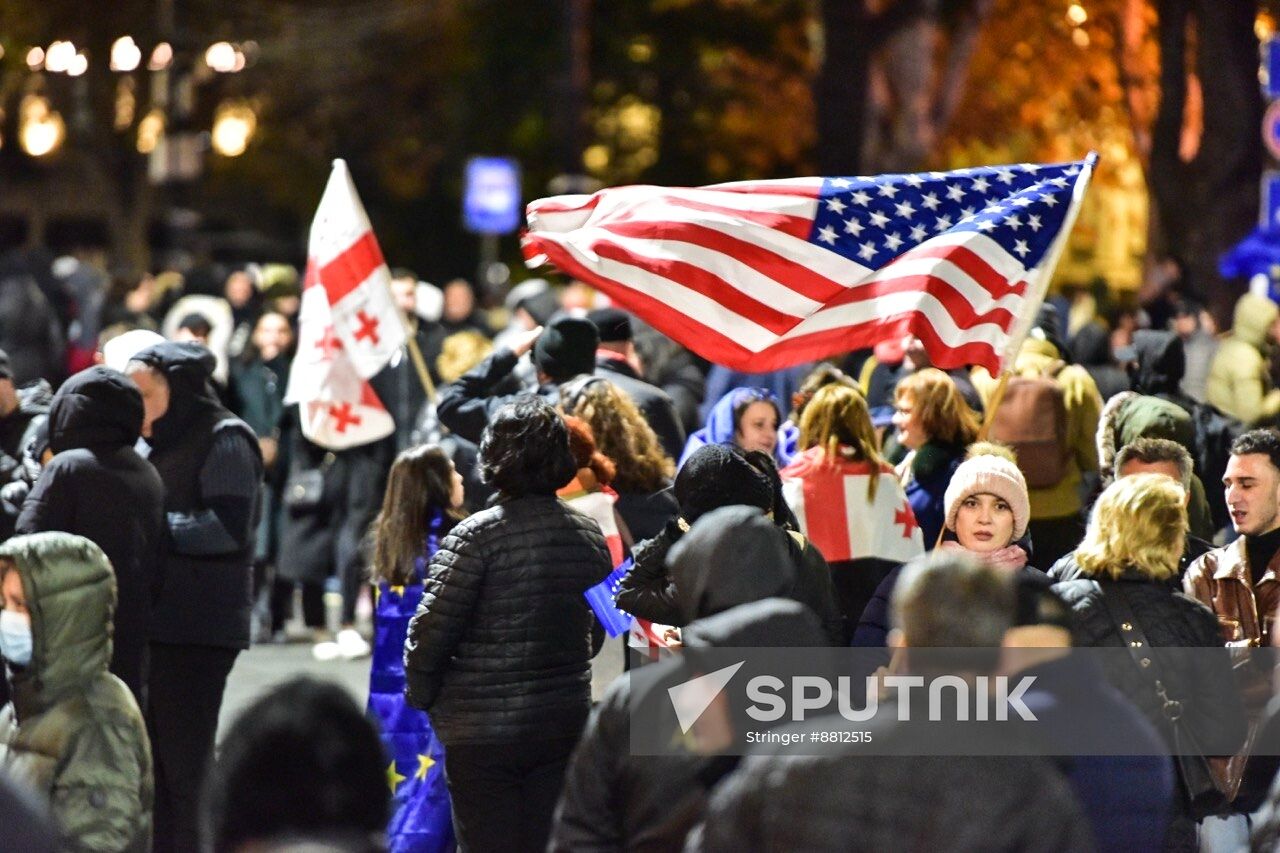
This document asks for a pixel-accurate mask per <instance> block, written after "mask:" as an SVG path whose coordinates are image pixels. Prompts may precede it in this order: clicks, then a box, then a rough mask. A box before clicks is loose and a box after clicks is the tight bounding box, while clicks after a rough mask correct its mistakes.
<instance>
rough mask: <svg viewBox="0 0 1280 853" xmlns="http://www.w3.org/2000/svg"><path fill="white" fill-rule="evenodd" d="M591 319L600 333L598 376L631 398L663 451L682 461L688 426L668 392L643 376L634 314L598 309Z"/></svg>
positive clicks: (590, 313)
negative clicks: (633, 331) (635, 340)
mask: <svg viewBox="0 0 1280 853" xmlns="http://www.w3.org/2000/svg"><path fill="white" fill-rule="evenodd" d="M587 319H588V320H590V321H591V322H592V324H594V325H595V327H596V329H597V330H599V332H600V346H599V348H598V349H597V350H596V370H595V375H596V376H602V377H604V378H605V379H608V380H609V381H610V382H612V383H613V384H614V385H616V386H618V389H619V390H621V391H622V393H624V394H626V395H627V396H628V397H630V398H631V402H633V403H635V404H636V408H637V409H639V410H640V414H642V415H644V419H645V420H646V421H647V422H648V424H649V426H651V427H653V431H654V433H655V434H656V435H657V436H658V441H659V442H660V443H661V444H662V449H663V450H665V451H666V453H667V455H668V456H670V457H671V458H672V459H679V458H680V454H681V453H683V452H684V440H685V435H684V427H682V426H681V425H680V419H679V418H678V417H677V416H676V407H675V403H673V402H672V401H671V397H670V396H668V395H667V392H666V391H663V390H662V389H661V388H659V387H658V386H656V385H652V384H650V383H648V382H646V381H645V380H644V379H643V378H642V377H641V375H640V370H639V368H638V365H639V361H638V359H637V355H636V346H635V343H633V342H632V335H631V315H629V314H628V313H627V312H626V311H623V310H621V309H619V308H597V309H596V310H594V311H591V312H589V313H588V314H587Z"/></svg>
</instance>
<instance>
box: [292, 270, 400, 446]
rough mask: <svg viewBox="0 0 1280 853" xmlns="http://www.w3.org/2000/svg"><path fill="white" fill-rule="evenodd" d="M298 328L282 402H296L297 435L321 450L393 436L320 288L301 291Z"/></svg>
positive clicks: (387, 414)
mask: <svg viewBox="0 0 1280 853" xmlns="http://www.w3.org/2000/svg"><path fill="white" fill-rule="evenodd" d="M298 326H299V328H298V352H297V354H296V355H295V356H294V358H293V365H292V367H290V369H289V387H288V388H287V389H286V391H285V402H286V403H297V404H298V417H299V420H300V421H301V426H302V434H303V435H305V436H306V437H307V439H308V440H310V441H311V442H313V443H314V444H318V445H320V446H321V447H324V448H327V449H329V450H344V449H346V448H348V447H358V446H360V445H362V444H368V443H370V442H373V441H377V440H378V439H380V438H385V437H386V436H388V435H390V434H391V433H393V432H394V431H395V428H396V425H395V421H393V420H392V418H391V413H390V412H388V411H387V409H386V407H385V406H383V405H382V401H381V400H379V399H378V395H377V394H375V393H374V392H373V388H372V387H370V385H369V383H368V382H367V381H365V380H364V379H362V378H361V377H360V375H359V373H357V372H356V369H355V366H354V365H353V364H352V363H351V360H350V359H349V358H348V357H347V356H346V354H345V351H344V348H343V345H342V342H341V341H340V340H339V339H338V337H337V335H336V334H335V332H334V324H333V318H332V312H331V311H330V308H329V299H328V297H327V296H326V295H325V290H324V288H323V287H320V286H317V285H313V286H310V287H307V288H306V289H305V290H304V291H303V292H302V307H301V310H300V312H299V315H298Z"/></svg>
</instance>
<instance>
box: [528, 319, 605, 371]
mask: <svg viewBox="0 0 1280 853" xmlns="http://www.w3.org/2000/svg"><path fill="white" fill-rule="evenodd" d="M598 346H600V335H599V334H598V333H597V332H596V327H595V326H593V325H592V324H591V321H590V320H584V319H582V318H581V317H560V318H559V319H556V320H552V321H551V323H550V325H548V326H547V327H546V329H545V330H544V331H543V333H542V336H541V337H539V338H538V342H537V343H535V344H534V345H533V363H534V364H536V365H537V366H538V369H539V370H541V371H542V372H543V373H545V374H547V375H548V376H550V377H551V378H552V379H554V380H557V381H559V380H562V379H572V378H573V377H575V376H577V375H579V374H582V373H590V372H591V371H593V370H595V368H596V347H598Z"/></svg>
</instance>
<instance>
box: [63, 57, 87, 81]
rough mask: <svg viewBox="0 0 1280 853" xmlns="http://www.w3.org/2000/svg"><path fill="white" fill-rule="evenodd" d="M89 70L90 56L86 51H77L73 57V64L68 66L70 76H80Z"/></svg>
mask: <svg viewBox="0 0 1280 853" xmlns="http://www.w3.org/2000/svg"><path fill="white" fill-rule="evenodd" d="M88 70H89V57H87V56H85V55H84V53H77V54H76V55H75V56H73V57H72V58H71V64H70V65H68V66H67V75H68V76H70V77H79V76H80V75H81V74H83V73H84V72H86V71H88Z"/></svg>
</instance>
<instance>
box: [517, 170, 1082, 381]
mask: <svg viewBox="0 0 1280 853" xmlns="http://www.w3.org/2000/svg"><path fill="white" fill-rule="evenodd" d="M1096 160H1097V158H1096V155H1094V154H1090V155H1089V156H1088V157H1087V158H1085V159H1084V160H1080V161H1077V162H1072V163H1056V164H1031V163H1023V164H1020V165H1013V166H991V167H981V168H972V169H960V170H957V171H953V172H927V173H922V174H906V175H880V176H878V177H835V178H793V179H788V180H771V181H744V182H738V183H730V184H716V185H713V186H708V187H699V188H669V187H656V186H629V187H616V188H612V189H605V190H601V191H600V192H597V193H595V194H594V195H589V196H587V195H575V196H556V197H552V198H545V199H541V200H539V201H535V202H532V203H531V204H530V205H529V206H528V208H527V211H526V213H527V217H528V221H529V229H528V231H527V232H526V234H525V236H524V240H523V246H524V254H525V260H526V262H527V263H528V265H529V266H531V267H536V266H539V265H542V264H544V263H550V264H553V265H554V266H556V267H558V268H559V269H560V270H561V271H563V272H564V273H565V274H566V275H569V276H572V277H574V278H577V279H580V280H582V281H584V282H587V283H588V284H591V285H593V286H595V287H597V288H599V289H600V290H602V291H604V293H606V294H607V295H608V296H609V297H610V298H611V299H612V300H613V301H614V302H615V303H617V304H618V305H621V306H623V307H625V308H627V309H628V310H630V311H632V312H634V313H635V314H636V315H637V316H639V317H640V318H641V319H643V320H645V321H646V322H648V323H649V324H651V325H652V326H654V327H655V328H657V329H658V330H659V331H661V332H663V333H665V334H667V335H669V336H670V337H672V338H674V339H675V340H677V341H679V342H680V343H682V344H684V345H685V346H687V347H689V348H690V349H691V350H693V351H694V352H697V353H698V354H700V355H702V356H704V357H705V358H708V359H710V360H711V361H713V362H716V363H718V364H723V365H725V366H726V367H730V368H735V369H742V370H752V371H765V370H775V369H778V368H783V367H788V366H791V365H795V364H800V363H803V362H806V361H813V360H816V359H820V358H823V357H826V356H830V355H833V354H836V353H844V352H849V351H850V350H855V349H859V348H862V347H870V346H873V345H874V344H875V343H877V342H879V341H881V340H884V339H888V338H893V337H902V336H903V335H906V334H913V335H915V336H916V337H918V338H920V340H921V341H922V342H923V343H924V346H925V349H926V350H927V352H928V353H929V357H930V358H931V359H932V361H933V363H934V364H935V365H936V366H938V367H941V368H952V367H959V366H963V365H981V366H983V367H986V368H987V370H989V371H990V372H991V374H992V375H996V374H998V373H1000V371H1001V369H1002V368H1003V367H1006V366H1007V365H1009V364H1010V363H1011V362H1012V359H1013V355H1014V354H1015V352H1016V348H1017V347H1018V346H1019V345H1020V344H1021V341H1022V340H1023V338H1025V336H1026V333H1027V331H1028V330H1029V328H1030V325H1031V323H1032V322H1033V321H1034V318H1035V313H1036V310H1037V308H1038V306H1039V304H1040V302H1041V301H1042V300H1043V299H1044V295H1045V291H1046V289H1047V288H1048V285H1049V279H1050V277H1051V275H1052V273H1053V268H1054V266H1055V265H1056V263H1057V260H1058V257H1059V256H1060V254H1061V252H1062V249H1063V246H1064V245H1065V242H1066V238H1067V235H1068V233H1069V232H1070V230H1071V226H1072V224H1073V223H1074V221H1075V217H1076V214H1077V213H1078V211H1079V208H1080V203H1081V201H1082V199H1083V197H1084V193H1085V189H1086V188H1087V187H1088V184H1089V179H1090V176H1091V174H1092V171H1093V168H1094V165H1095V163H1096Z"/></svg>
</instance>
